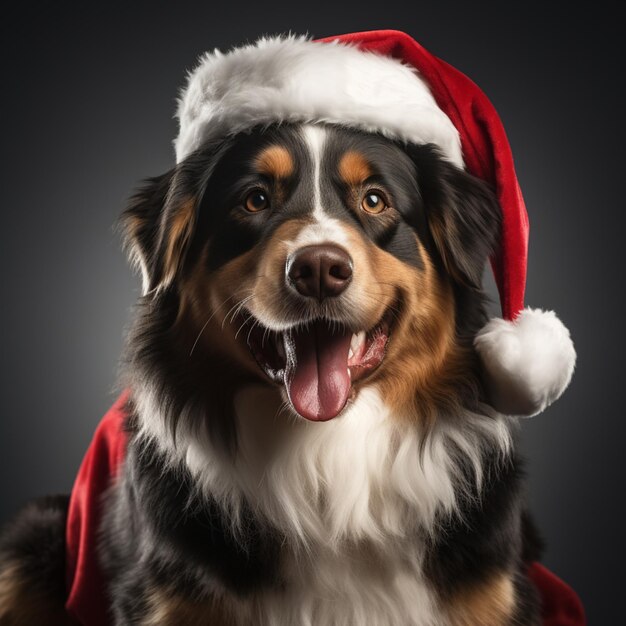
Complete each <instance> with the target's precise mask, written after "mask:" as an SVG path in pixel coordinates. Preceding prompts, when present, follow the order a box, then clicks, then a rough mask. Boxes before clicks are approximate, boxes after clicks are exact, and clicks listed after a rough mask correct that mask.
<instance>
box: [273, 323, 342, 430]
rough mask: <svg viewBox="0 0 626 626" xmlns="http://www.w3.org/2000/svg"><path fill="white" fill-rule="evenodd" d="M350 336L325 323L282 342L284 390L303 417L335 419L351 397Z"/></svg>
mask: <svg viewBox="0 0 626 626" xmlns="http://www.w3.org/2000/svg"><path fill="white" fill-rule="evenodd" d="M351 338H352V333H350V332H349V331H347V330H345V329H342V328H337V327H336V326H335V327H334V328H333V329H332V330H331V328H330V327H329V325H328V324H327V323H326V322H322V321H320V322H316V323H315V324H314V325H313V326H308V327H307V328H306V329H305V330H301V331H294V332H293V333H292V335H291V338H290V339H288V340H287V341H286V342H285V349H286V352H287V367H286V368H285V386H286V387H287V393H288V394H289V398H290V399H291V402H292V404H293V406H294V408H295V409H296V411H298V413H299V414H300V415H302V417H306V419H309V420H313V421H319V422H323V421H326V420H329V419H332V418H333V417H335V416H336V415H337V414H338V413H339V412H340V411H341V410H342V409H343V407H344V406H345V405H346V402H347V400H348V395H349V394H350V376H349V374H348V352H349V350H350V340H351Z"/></svg>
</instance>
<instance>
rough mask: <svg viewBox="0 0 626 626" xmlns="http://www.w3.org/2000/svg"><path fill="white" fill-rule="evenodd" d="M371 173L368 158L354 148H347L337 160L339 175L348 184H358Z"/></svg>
mask: <svg viewBox="0 0 626 626" xmlns="http://www.w3.org/2000/svg"><path fill="white" fill-rule="evenodd" d="M372 174H373V171H372V168H371V167H370V164H369V162H368V160H367V159H366V158H365V156H364V155H363V154H361V153H360V152H357V151H356V150H349V151H348V152H346V153H345V154H344V155H343V156H342V157H341V160H340V161H339V176H341V178H342V179H343V181H344V182H345V183H347V184H348V185H360V184H361V183H363V182H364V181H365V180H367V179H368V178H369V177H370V176H371V175H372Z"/></svg>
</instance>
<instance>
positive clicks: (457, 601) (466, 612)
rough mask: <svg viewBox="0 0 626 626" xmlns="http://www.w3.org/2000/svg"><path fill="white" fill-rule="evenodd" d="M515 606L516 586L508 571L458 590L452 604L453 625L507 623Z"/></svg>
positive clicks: (451, 621) (490, 625) (449, 611)
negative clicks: (486, 581) (482, 582)
mask: <svg viewBox="0 0 626 626" xmlns="http://www.w3.org/2000/svg"><path fill="white" fill-rule="evenodd" d="M514 609H515V590H514V587H513V581H512V579H511V577H510V576H509V575H508V574H500V575H498V576H497V577H495V578H493V579H492V580H490V581H489V582H488V583H486V584H484V585H481V586H479V587H474V588H471V589H468V590H466V591H462V592H460V593H458V594H457V595H456V596H454V598H452V601H451V603H450V605H449V608H448V615H449V620H450V625H451V626H477V625H478V624H480V626H506V625H508V624H510V620H511V617H512V614H513V611H514Z"/></svg>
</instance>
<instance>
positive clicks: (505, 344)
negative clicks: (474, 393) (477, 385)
mask: <svg viewBox="0 0 626 626" xmlns="http://www.w3.org/2000/svg"><path fill="white" fill-rule="evenodd" d="M474 346H475V347H476V350H477V351H478V354H479V355H480V357H481V359H482V362H483V365H484V369H485V374H486V377H485V380H486V384H487V391H488V393H489V396H490V402H491V404H492V405H493V407H494V408H495V409H496V410H498V411H500V412H501V413H505V414H507V415H517V416H525V417H531V416H533V415H537V414H538V413H541V411H543V410H544V409H545V408H546V407H547V406H549V405H550V404H551V403H552V402H554V401H555V400H556V399H557V398H558V397H559V396H560V395H561V394H562V393H563V392H564V391H565V389H566V388H567V386H568V385H569V382H570V380H571V378H572V374H573V373H574V366H575V364H576V351H575V350H574V344H573V342H572V339H571V337H570V334H569V330H568V329H567V328H566V327H565V326H564V325H563V322H561V320H560V319H559V318H558V317H557V316H556V314H555V313H554V311H542V310H541V309H530V308H526V309H524V310H523V311H522V312H521V313H520V314H519V315H518V316H517V317H516V318H515V320H513V321H506V320H503V319H499V318H495V319H492V320H490V321H489V323H487V324H486V325H485V326H484V327H483V328H482V329H481V330H480V332H479V333H478V335H476V338H475V339H474Z"/></svg>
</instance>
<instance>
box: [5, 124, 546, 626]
mask: <svg viewBox="0 0 626 626" xmlns="http://www.w3.org/2000/svg"><path fill="white" fill-rule="evenodd" d="M120 225H121V229H122V231H123V234H124V240H125V247H126V249H127V251H128V253H129V257H130V259H131V261H132V263H133V264H134V265H135V266H136V267H138V268H139V270H140V271H141V274H142V278H143V287H144V289H143V295H142V296H141V298H140V300H139V302H138V304H137V309H136V315H135V321H134V324H133V326H132V328H131V329H130V331H129V333H128V337H127V339H126V347H125V352H124V357H123V368H122V369H123V375H122V385H121V386H122V388H124V389H128V390H129V395H128V397H127V399H126V402H125V406H124V414H125V430H126V433H127V437H128V443H127V451H126V455H125V459H124V463H123V468H122V469H121V472H120V475H119V477H118V479H117V480H114V481H112V482H111V485H110V486H109V488H108V489H107V491H106V493H105V495H104V499H103V501H102V511H103V519H102V520H101V522H100V523H99V545H98V554H99V559H100V562H101V565H102V572H103V580H104V585H105V589H106V598H107V602H108V606H109V613H110V621H111V623H114V624H117V625H125V624H141V625H145V626H148V625H156V624H159V625H174V624H190V625H194V624H198V625H199V624H218V625H225V626H240V625H248V624H268V625H269V624H272V625H277V626H282V625H285V626H286V625H296V624H297V625H300V624H302V625H310V624H322V625H329V626H348V625H355V624H359V625H361V624H363V625H376V626H378V625H389V626H391V625H394V626H397V625H414V626H435V625H436V626H448V625H449V626H470V625H471V626H475V625H481V626H505V625H509V626H512V625H513V624H515V625H529V626H530V625H535V624H540V623H541V617H540V600H539V596H538V593H537V589H536V587H535V586H534V585H533V584H532V581H531V579H530V577H529V574H528V568H529V566H530V564H531V563H532V562H533V561H535V560H536V559H537V558H538V557H539V555H540V551H541V540H540V538H539V536H538V533H537V531H536V529H535V527H534V524H533V522H532V520H531V518H530V515H529V513H528V509H527V505H526V498H525V491H524V470H523V462H522V460H521V459H520V455H519V452H518V450H517V445H516V434H515V433H516V424H517V422H516V420H514V419H513V418H510V417H508V416H507V415H505V414H503V413H502V412H500V411H498V410H496V409H495V408H494V406H493V402H492V398H491V397H490V388H489V385H488V384H487V380H488V379H489V372H488V371H487V370H486V368H485V366H484V364H483V362H482V361H481V359H480V358H479V353H478V351H477V347H476V336H477V334H479V333H480V331H481V329H483V328H484V327H485V325H486V324H487V323H488V316H487V313H486V297H485V295H484V292H483V288H482V276H483V271H484V268H485V264H486V262H487V260H488V259H489V258H490V257H492V256H493V255H494V254H495V253H496V251H497V249H498V245H499V241H500V240H501V237H502V228H503V225H502V210H501V207H500V204H499V202H498V198H497V197H496V193H495V190H494V189H493V188H492V187H491V186H490V185H489V184H488V183H487V182H485V181H484V180H481V179H479V178H478V177H476V176H474V175H473V174H471V173H470V172H468V171H466V170H465V169H464V168H463V167H461V166H459V165H458V164H456V163H454V162H452V161H451V159H449V158H447V156H446V154H444V153H443V151H442V150H441V149H440V147H439V146H437V145H436V144H435V143H429V142H422V143H419V142H412V141H406V140H403V139H399V138H397V137H393V136H389V135H388V134H386V133H383V132H379V131H376V130H367V129H363V128H356V127H350V126H347V125H341V124H337V123H333V122H332V121H310V120H303V121H296V120H291V121H285V120H281V121H279V122H276V123H261V124H255V125H252V126H251V127H250V128H246V129H243V130H241V129H240V130H238V131H237V132H232V133H230V134H227V135H226V136H220V137H218V138H208V139H206V140H205V141H203V142H202V143H201V144H200V145H199V146H197V147H195V148H194V149H193V150H191V151H190V152H189V153H188V154H186V155H185V156H184V158H182V159H180V160H179V162H178V163H177V164H176V166H175V167H173V168H172V169H171V170H170V171H168V172H167V173H165V174H163V175H161V176H158V177H156V178H152V179H149V180H148V181H147V182H146V183H145V184H144V186H143V187H142V188H140V189H139V190H138V191H137V193H136V194H135V195H134V196H133V197H132V199H131V201H130V203H129V205H128V207H127V208H126V210H125V211H124V213H123V215H122V217H121V220H120ZM67 511H68V499H67V498H66V497H64V496H59V497H51V498H45V499H42V500H39V501H36V502H34V503H32V504H30V505H29V506H28V507H27V508H26V509H25V510H24V511H23V512H22V513H21V514H20V515H19V516H18V517H17V519H16V520H15V521H14V522H13V523H12V525H10V526H9V527H8V529H7V530H6V531H5V533H4V535H3V538H2V541H1V542H0V564H1V565H0V624H3V625H4V624H26V623H30V624H34V623H44V621H45V620H47V621H45V623H59V624H65V623H73V622H72V621H71V620H70V618H69V617H68V616H67V614H66V613H65V612H64V602H65V594H66V591H65V587H64V576H65V574H64V567H65V565H64V550H65V548H64V539H63V538H64V533H65V528H66V524H67ZM43 616H45V618H44V617H43Z"/></svg>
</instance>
